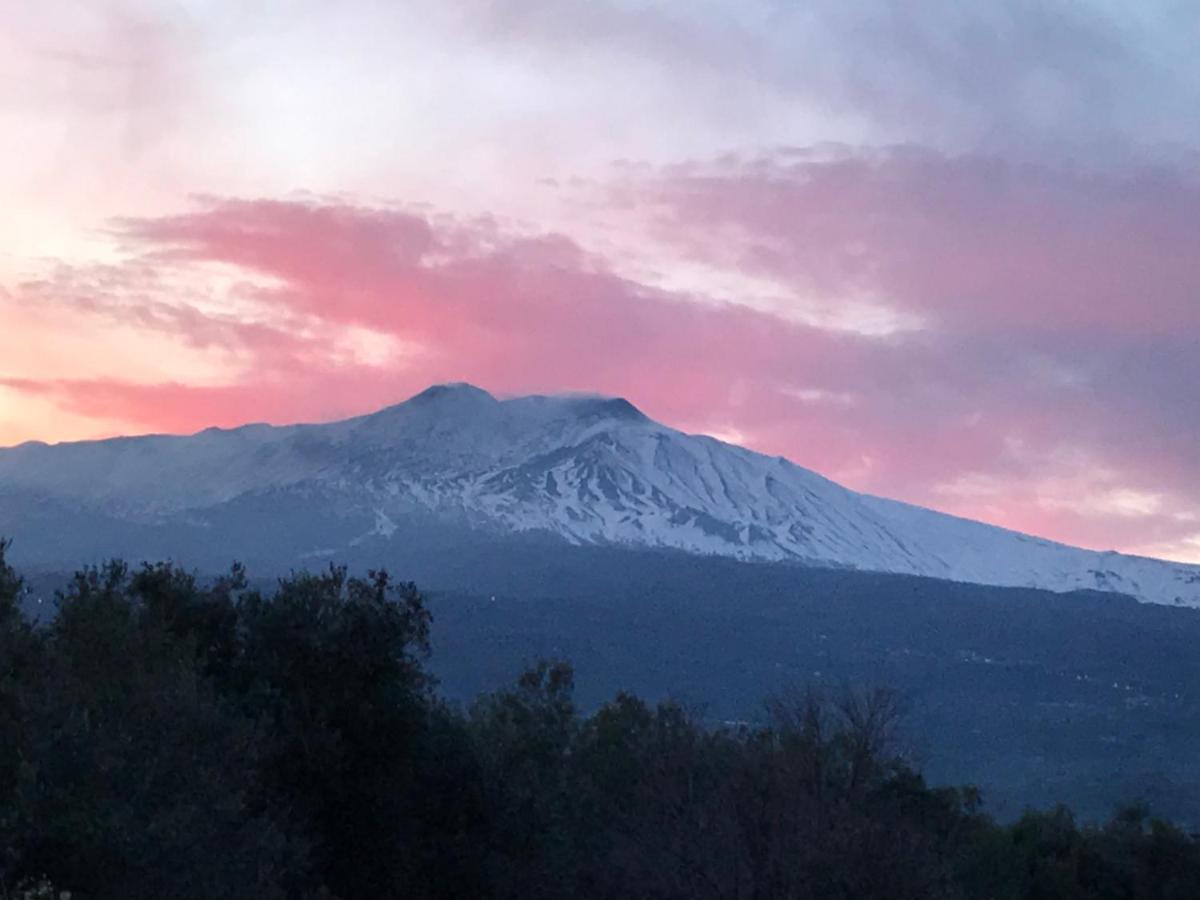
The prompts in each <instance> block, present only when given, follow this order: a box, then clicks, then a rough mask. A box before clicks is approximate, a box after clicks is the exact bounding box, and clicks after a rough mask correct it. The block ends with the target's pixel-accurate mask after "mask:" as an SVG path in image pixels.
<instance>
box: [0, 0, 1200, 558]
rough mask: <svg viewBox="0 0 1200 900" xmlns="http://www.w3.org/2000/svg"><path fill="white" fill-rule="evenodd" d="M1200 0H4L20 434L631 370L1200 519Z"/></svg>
mask: <svg viewBox="0 0 1200 900" xmlns="http://www.w3.org/2000/svg"><path fill="white" fill-rule="evenodd" d="M1198 45H1200V6H1198V5H1197V4H1195V3H1194V2H1190V0H1184V2H1168V0H1143V2H1139V3H1136V4H1131V3H1127V2H1116V0H1113V2H1108V0H1092V2H1082V0H1072V2H1067V0H1062V2H1052V0H1043V2H1030V0H1009V2H1006V3H1003V4H975V3H961V2H959V0H926V2H923V3H920V4H914V3H910V2H904V0H854V2H847V0H807V2H803V3H801V2H798V0H657V2H653V3H651V2H642V0H586V2H585V0H439V2H438V3H425V2H415V0H388V2H374V0H342V2H339V3H328V2H321V3H317V2H310V0H294V2H291V3H287V4H250V3H244V2H240V0H176V2H167V0H159V2H154V3H151V2H145V0H142V2H138V0H80V2H73V0H45V2H39V3H36V4H34V3H28V2H25V0H0V136H2V138H0V210H2V213H3V214H2V215H0V446H4V445H12V444H17V443H20V442H23V441H27V440H43V441H63V440H78V439H88V438H96V437H105V436H111V435H116V434H127V433H144V432H172V433H188V432H192V431H197V430H200V429H202V428H205V427H207V426H211V425H218V426H232V425H237V424H241V423H244V422H250V421H266V422H272V423H289V422H297V421H326V420H332V419H336V418H341V417H345V416H349V415H354V414H359V413H363V412H368V411H371V410H373V409H376V408H379V407H381V406H384V405H387V404H390V403H395V402H399V401H401V400H403V399H404V398H406V397H407V396H410V395H411V394H413V393H416V392H417V391H419V390H421V389H422V388H424V387H425V386H427V385H429V384H432V383H438V382H445V381H469V382H472V383H475V384H478V385H480V386H482V387H485V388H487V389H488V390H491V391H492V392H493V393H497V394H515V393H529V392H539V393H550V392H559V391H588V392H598V393H604V394H612V395H620V396H624V397H626V398H628V399H629V400H630V401H631V402H633V403H635V404H636V405H637V406H638V407H639V408H641V409H642V410H643V411H645V412H646V413H647V414H648V415H650V416H652V417H654V418H656V419H658V420H660V421H663V422H665V423H667V424H669V425H672V426H675V427H678V428H681V429H684V430H687V431H691V432H702V433H707V434H711V435H714V436H716V437H719V438H721V439H724V440H729V441H733V442H736V443H739V444H744V445H746V446H748V447H751V448H753V449H756V450H759V451H762V452H765V453H770V454H780V455H783V456H787V457H788V458H790V459H791V460H793V461H794V462H796V463H798V464H800V465H803V466H806V467H809V468H812V469H815V470H817V471H819V472H821V473H822V474H825V475H827V476H829V477H831V478H833V479H835V480H837V481H840V482H842V483H843V484H846V485H847V486H849V487H852V488H855V489H858V490H863V491H869V492H872V493H877V494H882V495H885V496H890V497H896V498H898V499H902V500H907V501H910V502H914V503H918V504H921V505H924V506H929V507H933V508H936V509H940V510H944V511H947V512H951V513H955V514H958V515H964V516H969V517H971V518H977V519H982V520H984V521H988V522H992V523H995V524H999V525H1003V526H1006V527H1010V528H1016V529H1019V530H1022V531H1027V532H1031V533H1034V534H1038V535H1043V536H1046V537H1050V538H1053V539H1056V540H1062V541H1065V542H1068V543H1073V544H1078V545H1081V546H1087V547H1093V548H1097V549H1117V550H1122V551H1126V552H1134V553H1142V554H1147V555H1154V556H1162V557H1166V558H1172V559H1178V560H1184V561H1192V562H1200V461H1198V454H1197V449H1196V448H1197V447H1200V391H1198V390H1197V386H1198V385H1200V115H1197V110H1198V109H1200V46H1198Z"/></svg>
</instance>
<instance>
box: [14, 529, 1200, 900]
mask: <svg viewBox="0 0 1200 900" xmlns="http://www.w3.org/2000/svg"><path fill="white" fill-rule="evenodd" d="M6 549H7V545H6V544H3V543H0V654H2V655H0V898H7V897H24V896H57V895H60V893H61V892H68V893H69V895H70V896H72V897H155V898H159V897H162V898H166V897H239V896H243V897H251V896H253V897H325V898H332V897H342V898H351V897H355V898H356V897H416V898H421V897H429V898H435V897H512V898H516V897H521V898H552V897H595V898H617V897H631V896H637V897H657V898H675V897H679V898H683V897H721V898H724V897H731V898H741V897H745V898H750V897H755V898H759V897H762V898H773V897H788V898H818V897H819V898H840V897H844V898H851V897H854V898H870V897H889V898H908V897H911V898H958V897H995V898H1068V897H1069V898H1098V900H1099V898H1104V900H1108V898H1118V897H1162V898H1175V897H1179V898H1182V897H1194V896H1198V895H1200V846H1198V845H1197V842H1196V841H1195V840H1193V839H1192V838H1191V837H1190V836H1188V835H1186V834H1184V833H1182V832H1180V831H1179V830H1178V829H1176V828H1174V827H1173V826H1171V825H1170V824H1167V823H1164V822H1161V821H1157V820H1154V819H1152V818H1150V817H1149V816H1148V814H1147V812H1146V810H1145V809H1141V808H1136V807H1135V808H1130V809H1126V810H1122V811H1121V812H1119V813H1118V814H1117V815H1116V816H1114V817H1113V819H1112V820H1111V821H1110V822H1108V823H1107V824H1105V825H1103V826H1080V825H1079V824H1078V823H1077V822H1076V821H1075V818H1074V817H1073V816H1072V814H1071V812H1070V811H1069V810H1067V809H1064V808H1058V809H1053V810H1048V811H1029V812H1027V813H1026V814H1025V815H1024V816H1022V817H1021V818H1020V819H1019V820H1018V821H1016V822H1014V823H1012V824H1011V825H999V824H997V823H995V822H994V821H992V820H991V819H990V818H989V817H988V816H987V815H986V814H984V813H983V812H982V811H981V809H980V806H981V804H980V798H979V796H978V793H977V792H976V791H974V790H972V789H970V788H963V789H955V788H931V787H929V786H928V785H926V784H925V782H924V780H923V778H922V777H921V775H920V774H919V773H918V772H917V771H916V770H915V769H914V768H913V767H912V766H911V765H910V763H909V762H908V761H907V760H906V759H905V756H904V754H903V753H902V752H901V750H900V746H899V743H898V738H899V730H898V723H899V720H900V709H899V704H898V703H897V699H896V697H895V695H894V694H893V693H891V692H889V691H887V690H883V689H876V690H866V691H863V690H857V691H856V690H850V689H846V690H844V691H842V692H840V693H835V694H827V693H826V694H823V693H820V692H817V691H816V690H813V689H809V690H803V691H796V692H793V693H790V694H783V695H780V696H776V697H774V698H772V699H771V700H770V701H769V702H768V703H767V706H766V710H765V713H764V716H763V717H762V721H761V724H756V725H750V724H736V725H729V726H722V727H712V726H711V725H709V724H706V723H705V722H704V721H703V719H702V718H701V717H700V716H698V715H696V714H695V713H694V712H692V711H690V710H688V709H686V708H684V707H682V706H681V705H679V704H677V703H672V702H662V703H658V704H655V705H651V704H648V703H646V702H644V701H643V700H641V699H639V698H638V697H635V696H633V695H630V694H626V693H620V694H618V695H617V696H615V697H614V698H613V699H612V700H611V701H609V702H608V703H606V704H604V705H602V706H601V707H600V708H598V709H596V710H594V711H592V712H590V713H587V714H585V713H583V712H582V711H580V710H579V709H578V708H577V706H576V703H575V700H574V692H573V688H574V683H573V673H572V671H571V669H570V667H569V666H568V665H567V664H566V663H563V662H554V661H551V662H542V663H539V664H537V665H535V666H533V667H531V668H530V669H529V670H528V671H527V672H526V673H525V674H524V675H522V676H521V677H520V678H519V680H518V681H517V682H516V684H514V685H513V686H512V687H509V688H505V689H502V690H498V691H495V692H493V693H489V694H485V695H483V696H481V697H479V698H478V699H477V700H476V701H475V702H474V703H473V704H472V705H471V706H470V707H469V708H468V709H466V710H458V709H455V708H452V707H450V706H448V705H447V704H446V703H444V702H442V701H440V700H439V699H438V698H437V696H436V693H435V691H434V684H433V681H432V679H431V677H430V675H429V674H428V671H427V668H426V657H427V653H428V649H429V628H430V617H429V614H428V612H427V610H426V607H425V604H424V602H423V600H422V597H421V595H420V593H419V592H418V591H417V590H416V588H415V587H414V586H413V585H411V584H406V583H395V582H393V581H392V580H391V579H390V578H389V577H388V576H387V575H386V574H384V573H382V572H374V573H370V574H369V575H368V576H367V577H366V578H355V577H351V576H350V575H349V574H348V572H347V571H346V570H345V569H341V568H336V567H335V568H330V569H329V570H328V571H326V572H324V573H319V574H307V573H302V574H297V575H294V576H292V577H290V578H287V579H284V580H282V581H280V582H279V584H278V585H277V587H276V589H275V590H274V591H273V592H272V593H271V594H270V595H269V596H268V595H264V594H263V593H262V592H260V591H258V590H255V589H253V588H251V587H250V585H249V582H248V580H247V578H246V574H245V572H244V571H243V570H242V569H241V568H240V567H238V566H235V567H234V568H233V569H232V570H231V571H230V572H229V574H227V575H226V576H224V577H222V578H218V579H215V580H212V581H208V582H201V581H200V580H199V579H197V578H196V577H195V576H194V575H193V574H191V573H189V572H186V571H184V570H181V569H179V568H178V567H176V566H173V565H170V564H159V565H145V566H142V567H141V568H137V569H132V570H131V569H130V568H129V567H127V566H125V565H124V564H122V563H119V562H113V563H109V564H106V565H104V566H101V567H96V568H86V569H84V570H82V571H80V572H79V573H77V574H76V575H75V577H74V578H73V579H72V581H71V582H70V583H69V585H68V586H67V587H66V589H65V590H63V591H62V592H61V593H60V595H59V597H58V607H57V612H56V615H55V616H54V618H53V619H52V620H51V621H50V622H48V623H47V624H46V625H45V626H44V627H36V628H35V627H34V626H32V625H31V624H30V623H29V622H27V621H26V620H25V619H24V618H23V617H22V615H21V613H20V602H19V601H20V597H21V593H22V590H23V582H22V581H21V579H20V578H19V577H18V576H17V575H16V573H14V572H13V571H12V570H11V568H10V567H8V566H7V564H6V563H5V562H4V551H5V550H6Z"/></svg>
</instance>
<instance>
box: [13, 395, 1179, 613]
mask: <svg viewBox="0 0 1200 900" xmlns="http://www.w3.org/2000/svg"><path fill="white" fill-rule="evenodd" d="M0 533H2V534H9V535H11V536H13V537H15V538H16V539H17V541H18V544H17V547H16V551H17V553H16V554H15V557H14V558H23V559H24V560H25V561H26V562H29V563H35V564H40V565H53V564H64V563H74V562H77V561H78V558H79V555H80V554H82V555H83V556H85V557H86V556H88V555H93V556H94V555H107V554H109V553H122V554H127V555H130V556H134V557H138V558H140V557H144V556H158V555H169V556H173V557H175V558H178V559H184V560H188V561H193V560H197V561H208V560H214V561H215V560H218V559H223V560H225V561H227V560H229V559H232V558H234V557H241V558H245V556H246V554H247V547H248V546H257V545H261V547H262V548H265V549H262V550H260V551H259V552H260V554H266V553H268V550H269V554H270V560H271V561H272V562H273V563H274V564H276V565H278V566H280V567H284V568H286V567H290V566H295V565H301V564H303V563H304V562H305V561H311V560H314V559H318V560H319V559H321V558H324V557H336V558H344V557H346V556H347V555H353V554H355V553H363V552H366V551H370V552H371V553H373V554H375V556H376V558H377V560H378V561H382V562H386V561H387V554H388V553H389V548H391V547H393V546H399V544H400V543H401V542H404V543H405V544H407V543H409V542H411V541H414V540H422V539H423V540H427V541H430V540H435V539H436V538H437V536H438V535H443V536H445V539H446V540H450V539H457V538H452V537H451V536H464V535H469V536H471V539H488V538H497V539H499V538H506V539H507V538H512V537H514V536H519V537H523V538H526V539H531V540H539V541H549V542H559V543H561V542H567V543H569V544H576V545H579V544H599V545H619V546H634V547H653V548H666V549H673V550H678V551H684V552H687V553H695V554H705V555H718V556H730V557H736V558H740V559H747V560H768V561H782V562H792V563H799V564H806V565H815V566H826V567H830V566H831V567H843V568H850V569H859V570H866V571H878V572H888V573H897V574H909V575H923V576H929V577H934V578H942V579H949V580H953V581H963V582H973V583H978V584H987V585H1001V586H1018V587H1033V588H1042V589H1047V590H1053V591H1070V590H1078V589H1091V590H1100V591H1111V592H1117V593H1123V594H1128V595H1130V596H1133V597H1135V598H1137V599H1139V600H1141V601H1144V602H1153V603H1167V604H1174V605H1183V606H1200V566H1187V565H1182V564H1175V563H1168V562H1163V561H1159V560H1152V559H1146V558H1141V557H1132V556H1124V555H1121V554H1118V553H1112V552H1106V553H1098V552H1093V551H1087V550H1081V549H1077V548H1073V547H1068V546H1066V545H1063V544H1058V543H1054V542H1052V541H1047V540H1043V539H1040V538H1035V537H1030V536H1027V535H1023V534H1019V533H1016V532H1012V531H1007V530H1004V529H1001V528H996V527H993V526H989V525H984V524H982V523H979V522H973V521H970V520H966V519H961V518H957V517H953V516H948V515H944V514H941V513H937V512H934V511H932V510H928V509H923V508H920V507H916V506H911V505H908V504H904V503H899V502H896V501H892V500H886V499H882V498H879V497H872V496H869V495H865V494H859V493H856V492H854V491H851V490H848V489H846V488H843V487H841V486H839V485H837V484H835V483H834V482H832V481H829V480H828V479H826V478H823V477H821V476H820V475H817V474H816V473H814V472H811V471H808V470H806V469H803V468H801V467H799V466H796V465H794V464H792V463H790V462H788V461H787V460H785V459H783V458H781V457H768V456H763V455H761V454H758V453H753V452H751V451H749V450H746V449H744V448H741V447H737V446H733V445H730V444H726V443H723V442H721V441H718V440H715V439H713V438H710V437H704V436H697V435H688V434H683V433H681V432H679V431H676V430H674V429H671V428H668V427H666V426H664V425H661V424H659V423H657V422H654V421H652V420H651V419H649V418H647V417H646V416H645V415H643V414H642V413H641V412H639V411H638V410H637V409H636V408H635V407H634V406H633V405H631V404H630V403H629V402H627V401H625V400H622V399H614V398H606V397H590V396H554V397H544V396H531V397H518V398H514V399H509V400H498V399H496V398H495V397H493V396H492V395H490V394H488V393H487V392H486V391H483V390H480V389H479V388H476V387H472V386H470V385H465V384H452V385H439V386H435V387H431V388H429V389H428V390H426V391H424V392H422V393H420V394H418V395H417V396H415V397H413V398H411V399H410V400H408V401H406V402H404V403H401V404H399V405H396V406H392V407H388V408H386V409H383V410H381V411H379V412H377V413H374V414H372V415H367V416H362V417H358V418H354V419H348V420H345V421H341V422H334V423H331V424H326V425H296V426H288V427H271V426H267V425H247V426H244V427H241V428H235V429H232V430H222V429H208V430H206V431H202V432H200V433H198V434H195V435H191V436H188V437H173V436H161V435H153V436H146V437H133V438H117V439H113V440H106V441H93V442H82V443H71V444H58V445H46V444H40V443H30V444H23V445H21V446H18V447H14V448H10V449H5V450H0ZM197 564H198V563H197Z"/></svg>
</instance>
